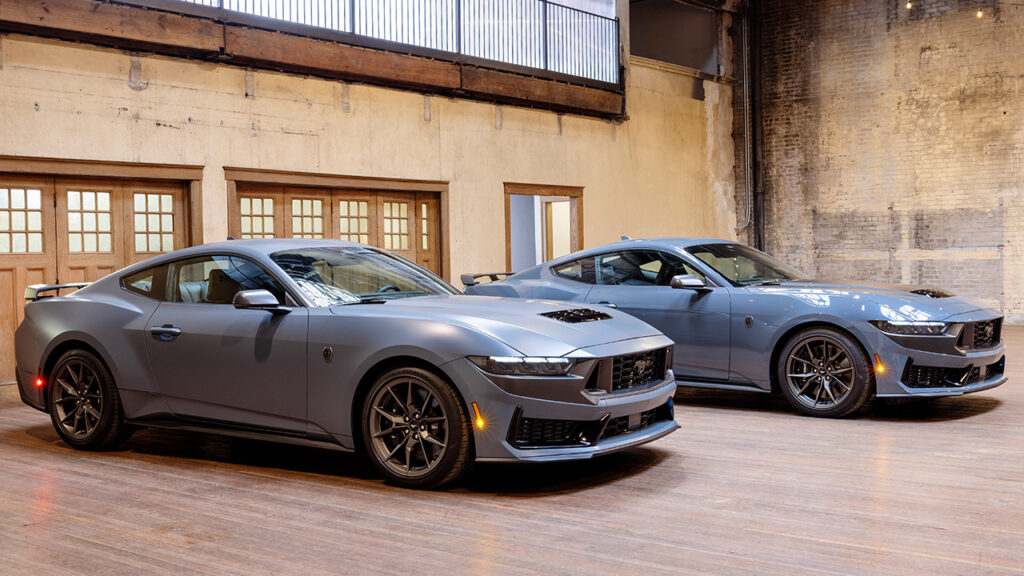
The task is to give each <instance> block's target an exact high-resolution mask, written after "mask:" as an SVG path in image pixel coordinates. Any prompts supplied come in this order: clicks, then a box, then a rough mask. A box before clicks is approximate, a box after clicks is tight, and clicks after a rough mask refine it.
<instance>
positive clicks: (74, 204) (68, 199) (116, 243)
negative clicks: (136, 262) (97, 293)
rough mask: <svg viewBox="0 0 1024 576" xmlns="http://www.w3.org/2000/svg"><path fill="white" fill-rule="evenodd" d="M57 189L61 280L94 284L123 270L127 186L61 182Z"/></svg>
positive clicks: (88, 182) (95, 182)
mask: <svg viewBox="0 0 1024 576" xmlns="http://www.w3.org/2000/svg"><path fill="white" fill-rule="evenodd" d="M55 189H56V193H57V198H56V200H57V262H58V263H59V267H58V270H57V277H58V278H59V281H60V282H61V283H68V282H92V281H93V280H97V279H99V278H102V277H103V276H106V275H107V274H110V273H111V272H113V271H115V270H117V269H119V268H122V267H124V265H125V263H126V262H125V254H124V250H123V246H124V241H125V238H124V226H121V225H119V224H120V223H121V222H122V221H123V218H124V210H123V207H122V205H121V204H122V201H123V198H124V192H123V190H124V185H123V184H121V183H115V182H103V181H88V180H85V181H70V180H58V181H57V184H56V187H55ZM115 224H117V225H115Z"/></svg>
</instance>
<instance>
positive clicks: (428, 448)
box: [362, 367, 472, 488]
mask: <svg viewBox="0 0 1024 576" xmlns="http://www.w3.org/2000/svg"><path fill="white" fill-rule="evenodd" d="M362 432H363V443H364V446H365V448H366V451H367V452H368V453H369V455H370V459H371V460H372V461H373V464H374V466H376V468H377V469H378V470H380V471H381V473H383V474H384V475H385V476H386V477H387V478H388V479H389V480H391V481H392V482H394V483H396V484H399V485H402V486H407V487H410V488H435V487H439V486H443V485H445V484H450V483H452V482H454V481H455V480H457V479H458V478H459V477H460V476H462V475H463V474H464V473H465V472H466V470H467V469H468V468H469V465H470V458H471V452H472V444H471V434H472V432H471V430H470V424H469V416H468V415H467V413H466V410H465V408H464V407H463V405H462V402H461V401H460V400H459V397H458V395H457V393H456V391H455V390H454V389H453V388H452V386H451V385H450V384H448V383H447V382H445V381H444V379H442V378H440V377H439V376H438V375H436V374H434V373H433V372H430V371H428V370H424V369H422V368H414V367H404V368H396V369H394V370H390V371H388V372H385V373H384V374H382V375H381V376H380V377H379V378H377V380H376V381H375V382H374V384H373V386H372V387H371V388H370V391H369V393H368V394H367V395H366V399H365V401H364V402H363V410H362Z"/></svg>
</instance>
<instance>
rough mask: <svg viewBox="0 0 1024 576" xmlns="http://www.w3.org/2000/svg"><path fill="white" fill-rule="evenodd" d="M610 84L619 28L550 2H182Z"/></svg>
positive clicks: (616, 60)
mask: <svg viewBox="0 0 1024 576" xmlns="http://www.w3.org/2000/svg"><path fill="white" fill-rule="evenodd" d="M178 1H180V2H185V3H189V4H198V5H202V6H209V7H212V8H220V9H223V10H230V11H234V12H239V13H242V14H250V15H254V16H262V17H266V18H273V19H275V20H282V21H285V22H292V23H295V24H304V25H307V26H315V27H317V28H323V29H327V30H333V31H337V32H347V33H351V34H357V35H360V36H365V37H367V38H374V39H378V40H386V41H390V42H397V43H401V44H407V45H410V46H418V47H421V48H427V49H430V50H438V51H443V52H451V53H453V54H461V55H465V56H471V57H476V58H482V59H486V60H492V61H496V62H504V63H506V64H513V65H516V66H524V67H528V68H536V69H540V70H548V71H551V72H557V73H560V74H566V75H570V76H577V77H580V78H587V79H591V80H597V81H600V82H607V83H612V84H615V83H618V81H619V58H618V55H619V21H618V19H616V18H607V17H605V16H601V15H599V14H593V13H591V12H586V11H584V10H579V9H576V8H572V7H569V6H564V5H562V4H558V3H555V2H550V1H548V0H178Z"/></svg>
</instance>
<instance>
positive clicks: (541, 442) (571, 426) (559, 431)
mask: <svg viewBox="0 0 1024 576" xmlns="http://www.w3.org/2000/svg"><path fill="white" fill-rule="evenodd" d="M593 424H594V423H593V422H583V421H579V420H543V419H540V418H520V419H519V426H518V427H517V429H516V436H515V441H516V444H517V445H518V446H520V447H527V446H578V445H582V444H583V443H584V440H582V439H581V437H582V436H583V430H584V429H586V428H588V427H592V426H593Z"/></svg>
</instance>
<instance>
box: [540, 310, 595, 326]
mask: <svg viewBox="0 0 1024 576" xmlns="http://www.w3.org/2000/svg"><path fill="white" fill-rule="evenodd" d="M540 315H541V316H544V317H546V318H551V319H553V320H558V321H559V322H568V323H569V324H579V323H580V322H597V321H599V320H608V319H610V318H611V316H609V315H608V314H605V313H604V312H598V311H597V310H591V309H589V308H573V309H571V310H557V311H555V312H542V313H541V314H540Z"/></svg>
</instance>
